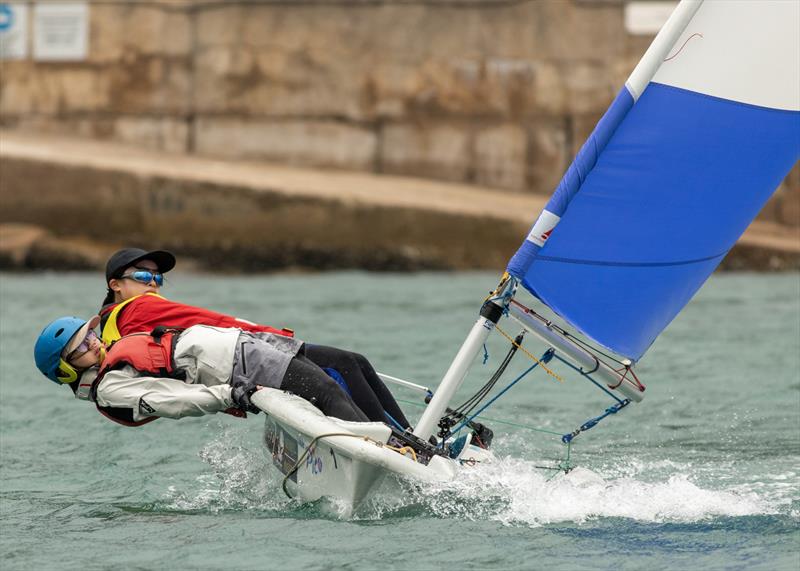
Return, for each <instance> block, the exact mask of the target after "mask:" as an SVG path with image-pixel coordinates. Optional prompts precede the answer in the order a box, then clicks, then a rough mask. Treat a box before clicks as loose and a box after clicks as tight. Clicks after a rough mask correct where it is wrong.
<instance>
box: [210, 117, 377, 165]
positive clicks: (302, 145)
mask: <svg viewBox="0 0 800 571" xmlns="http://www.w3.org/2000/svg"><path fill="white" fill-rule="evenodd" d="M195 143H196V149H197V151H198V152H199V153H206V154H213V155H220V156H226V157H243V158H258V159H266V160H270V161H277V162H284V163H289V164H307V165H315V166H326V167H336V168H345V169H357V170H371V169H372V167H373V165H374V163H375V153H376V148H377V137H376V135H375V134H374V133H373V132H371V131H370V130H368V129H365V128H363V127H358V126H354V125H348V124H343V123H337V122H333V121H277V122H275V121H268V120H246V119H228V118H211V117H204V118H201V119H199V120H198V121H197V126H196V132H195Z"/></svg>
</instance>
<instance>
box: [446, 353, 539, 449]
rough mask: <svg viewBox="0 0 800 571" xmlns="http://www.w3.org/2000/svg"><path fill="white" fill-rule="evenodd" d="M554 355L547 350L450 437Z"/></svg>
mask: <svg viewBox="0 0 800 571" xmlns="http://www.w3.org/2000/svg"><path fill="white" fill-rule="evenodd" d="M553 354H554V352H553V350H552V349H548V350H547V351H546V352H545V353H544V354H543V355H542V357H541V359H539V362H537V363H534V364H533V365H531V366H530V367H528V369H526V370H525V371H524V372H523V373H522V374H521V375H520V376H518V377H517V378H516V379H514V380H513V381H511V383H510V384H509V385H508V386H507V387H506V388H504V389H503V390H502V391H500V392H499V393H498V394H497V395H495V397H494V398H492V399H491V400H490V401H489V402H487V403H486V404H485V405H483V406H482V407H481V408H479V409H478V412H476V413H475V414H473V415H472V416H470V417H469V418H468V419H466V420H464V421H462V422H461V424H459V425H458V426H457V428H456V429H455V430H453V431H452V432H451V433H450V435H451V436H455V435H456V434H457V433H458V431H460V430H461V429H462V428H464V427H465V426H467V425H468V424H469V423H470V422H472V420H473V419H474V418H475V417H477V416H478V415H479V414H480V413H482V412H483V411H484V410H486V409H487V408H489V406H491V404H492V403H493V402H494V401H496V400H497V399H499V398H500V397H501V396H503V395H504V394H505V393H506V392H507V391H508V390H509V389H510V388H511V387H513V386H514V385H516V384H517V383H518V382H519V381H521V380H522V378H523V377H525V375H527V374H528V373H530V372H531V371H533V370H534V369H535V368H536V367H538V366H539V363H548V362H549V361H550V359H552V358H553ZM442 444H444V441H442Z"/></svg>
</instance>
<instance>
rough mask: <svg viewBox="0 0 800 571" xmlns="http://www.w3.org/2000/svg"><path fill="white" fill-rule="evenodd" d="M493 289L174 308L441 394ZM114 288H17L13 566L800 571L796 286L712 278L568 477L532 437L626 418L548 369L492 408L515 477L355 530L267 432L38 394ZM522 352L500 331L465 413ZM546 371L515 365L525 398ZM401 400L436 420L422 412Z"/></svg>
mask: <svg viewBox="0 0 800 571" xmlns="http://www.w3.org/2000/svg"><path fill="white" fill-rule="evenodd" d="M496 281H497V276H496V275H494V274H482V273H464V274H461V273H458V274H427V273H423V274H411V275H385V274H384V275H375V274H364V273H334V274H322V275H313V274H312V275H281V276H258V277H219V276H216V277H212V276H197V275H188V274H175V275H173V276H171V280H170V282H169V283H168V287H167V288H166V289H165V292H164V293H165V294H166V295H167V296H169V297H172V298H174V299H178V300H181V301H184V302H187V303H193V304H196V305H203V306H208V307H211V308H214V309H217V310H220V311H225V312H228V313H232V314H235V315H238V316H241V317H246V318H249V319H251V320H255V321H260V322H265V323H270V324H275V325H282V326H283V325H285V326H290V327H293V328H294V329H295V330H296V331H297V334H298V336H299V337H301V338H303V339H306V340H309V341H313V342H316V343H325V344H331V345H338V346H342V347H348V348H352V349H355V350H358V351H360V352H362V353H364V354H366V355H367V356H368V357H369V358H370V359H371V360H372V362H373V363H374V364H375V365H376V367H377V368H378V369H379V370H381V371H383V372H386V373H390V374H393V375H395V376H399V377H403V378H408V379H410V380H416V381H417V382H420V383H422V384H426V385H429V386H434V387H435V385H436V383H437V382H438V379H439V377H440V376H441V374H442V373H443V372H444V370H445V369H446V367H447V365H448V363H449V361H450V359H451V358H452V356H453V355H454V354H455V352H456V351H457V349H458V347H459V345H460V343H461V341H462V340H463V337H464V336H465V334H466V332H467V331H468V329H469V328H470V326H471V325H472V323H473V322H474V320H475V318H476V312H477V309H478V307H479V305H480V303H481V300H482V299H483V297H484V296H485V294H486V293H487V292H488V290H489V289H491V288H492V287H493V286H494V285H495V284H496ZM103 293H104V292H103V288H102V284H101V278H100V277H99V276H97V275H91V274H49V273H45V274H19V275H15V274H0V309H1V310H2V314H1V315H0V455H1V458H0V460H1V462H0V552H1V554H2V555H1V556H2V568H3V569H4V570H10V569H54V568H60V569H78V568H81V569H84V568H85V569H109V568H118V567H123V566H125V567H128V568H134V569H160V568H164V567H167V566H180V567H182V568H187V569H308V570H311V569H330V568H338V569H378V568H381V569H438V568H441V567H445V566H453V567H457V568H463V569H586V568H588V569H644V568H647V569H648V570H657V569H678V568H685V569H699V568H703V569H764V570H776V569H777V570H780V569H786V570H795V571H796V570H797V569H798V568H800V531H799V529H798V522H800V489H799V488H800V487H799V486H798V484H799V483H800V373H799V372H798V371H800V276H799V275H798V274H784V275H757V274H722V275H715V276H713V277H712V279H711V280H710V281H709V283H708V284H707V285H706V286H705V288H704V289H703V290H702V291H701V293H700V294H699V295H698V296H697V297H696V298H695V300H693V301H692V303H691V304H690V305H689V306H688V307H687V309H686V310H685V311H684V312H683V313H682V314H681V315H680V316H679V317H678V319H677V320H676V321H675V322H674V323H673V324H672V325H671V326H670V327H669V328H668V329H667V331H666V332H665V333H664V334H663V335H662V336H661V337H660V338H659V340H658V341H657V342H656V343H655V345H654V346H653V347H652V348H651V350H650V352H649V353H648V355H646V357H645V358H644V359H643V361H642V362H641V363H640V366H639V367H638V372H639V375H640V378H641V379H642V380H643V382H644V383H645V384H647V386H648V390H647V396H646V398H645V400H644V402H642V403H641V404H637V405H632V406H630V407H628V408H627V409H625V410H624V411H622V412H621V413H619V414H618V415H616V416H615V417H612V418H609V419H607V420H605V421H603V422H602V423H600V425H598V426H597V427H595V428H593V429H592V430H591V431H589V432H587V433H585V434H584V435H582V436H580V437H579V438H578V439H577V441H576V443H575V445H574V446H573V449H572V451H571V460H572V461H573V462H574V463H575V464H576V465H577V466H578V468H576V469H575V470H574V471H573V472H572V473H571V474H570V475H569V476H567V477H565V476H563V475H556V476H555V477H554V476H553V474H554V473H553V472H551V471H548V470H545V469H542V468H540V467H539V466H549V465H552V464H553V463H554V462H556V461H558V460H559V459H561V458H563V455H564V453H565V450H564V447H563V446H562V445H561V444H560V443H559V440H558V438H557V436H554V435H551V434H549V433H548V432H540V431H535V430H532V429H531V428H536V429H539V430H546V431H551V432H557V433H563V432H569V431H571V430H573V429H574V428H576V427H577V426H579V425H580V424H581V423H582V422H584V421H585V420H587V419H588V418H590V417H592V416H596V415H598V414H600V413H601V412H602V411H603V410H604V408H605V407H606V406H607V405H608V404H609V401H608V400H607V397H604V396H603V395H602V394H601V393H600V392H599V391H597V390H596V389H594V388H592V386H591V385H589V384H588V383H586V382H585V381H584V380H582V379H579V378H576V377H575V376H574V375H570V374H569V371H568V370H567V369H565V368H563V367H561V368H558V367H557V366H556V372H557V373H558V374H559V375H561V376H563V377H564V381H563V382H558V381H556V380H554V379H553V378H551V377H549V376H547V375H546V374H543V373H542V372H540V371H536V372H534V373H532V374H531V375H529V376H528V377H525V379H524V380H523V381H521V382H520V383H519V384H518V385H517V386H516V387H515V388H514V389H512V391H511V392H510V393H509V395H507V397H508V398H504V399H501V400H500V401H498V403H497V404H496V406H495V407H493V408H492V409H490V410H489V411H487V413H486V417H488V419H491V420H486V423H487V424H489V425H490V426H491V427H492V428H493V429H494V431H495V435H496V436H495V451H496V453H497V454H498V461H497V462H496V463H495V464H492V465H483V466H476V467H471V468H464V469H463V470H462V474H461V476H462V477H461V478H460V479H459V480H458V481H456V482H454V483H451V484H448V485H443V486H440V487H437V488H423V487H419V486H415V485H413V484H411V483H406V482H389V483H388V484H387V485H386V486H384V488H382V489H381V491H380V492H379V493H378V494H377V496H376V497H375V498H373V500H372V501H370V502H369V503H368V504H367V505H366V506H364V507H363V508H362V510H360V511H359V512H358V513H357V514H356V515H355V516H354V517H353V518H350V519H342V518H339V517H337V515H336V513H335V510H332V509H331V506H328V505H321V504H318V505H314V504H312V505H300V504H297V503H295V502H293V501H291V500H289V499H287V498H285V497H284V496H283V493H282V492H281V490H280V485H279V484H280V479H279V477H278V472H277V471H276V470H275V469H274V468H273V467H272V465H271V459H270V458H268V457H267V455H266V454H265V452H264V451H263V450H262V447H261V437H262V429H263V418H260V417H258V416H256V417H251V418H249V419H247V420H246V421H243V420H238V419H234V418H232V417H224V418H222V417H219V418H218V417H206V418H201V419H184V420H181V421H170V420H160V421H158V422H156V423H152V424H150V425H148V426H146V427H143V428H140V429H129V428H124V427H121V426H116V425H114V424H112V423H110V422H108V421H107V420H105V419H104V418H102V417H101V416H100V415H99V414H98V413H97V412H95V411H94V410H92V409H91V408H90V406H88V405H87V404H85V403H80V402H77V401H75V400H74V399H73V398H71V395H70V394H69V389H67V388H63V387H62V388H58V387H56V386H55V385H53V384H51V383H49V382H48V381H46V380H45V379H44V378H43V377H41V376H40V375H39V373H38V372H37V371H36V370H35V369H34V367H33V363H32V356H31V351H32V345H33V341H34V339H35V336H36V335H37V334H38V332H39V331H40V330H41V328H42V326H43V325H44V324H45V323H46V322H47V321H49V320H50V319H52V318H54V317H57V316H59V315H63V314H77V315H87V316H88V315H89V314H91V312H92V311H93V310H95V309H96V307H97V304H98V303H99V301H100V299H101V298H102V295H103ZM609 318H613V316H609ZM620 326H624V324H620ZM501 327H504V329H506V330H507V331H508V333H509V334H512V335H514V334H516V333H517V330H516V329H514V328H513V327H511V326H510V325H509V324H506V325H503V323H502V322H501ZM526 347H527V348H528V349H529V350H530V351H531V352H541V351H543V350H544V347H541V346H538V345H537V344H536V343H535V342H530V343H529V344H527V345H526ZM506 350H507V343H506V342H505V341H504V339H503V338H502V337H501V336H499V335H494V336H493V337H492V338H491V340H490V343H489V345H488V347H487V351H488V354H489V359H488V361H487V363H486V364H485V365H484V364H482V358H479V359H478V361H477V362H476V365H475V366H474V368H473V372H472V374H471V375H470V377H469V378H468V379H467V381H466V383H465V386H464V387H463V388H462V390H461V392H460V393H459V396H462V397H467V396H469V395H470V394H471V391H474V390H476V389H477V388H478V387H479V386H480V385H481V384H482V383H483V381H485V380H486V379H487V378H488V377H489V376H490V375H491V373H492V372H493V371H494V368H495V367H496V366H497V364H498V363H499V361H500V360H501V359H502V357H503V356H504V355H505V352H506ZM529 365H530V361H529V360H528V359H527V358H526V357H525V356H524V355H522V354H518V356H517V357H516V358H515V361H514V362H513V363H512V365H511V367H509V370H508V371H507V372H506V375H505V377H504V380H505V381H510V380H512V379H513V378H515V376H516V375H517V374H518V373H519V372H521V371H522V370H524V369H525V368H527V367H528V366H529ZM395 393H396V394H397V396H398V398H399V399H400V400H401V401H402V404H403V407H404V408H405V409H406V411H407V412H408V415H409V417H410V418H412V420H413V419H416V418H418V416H419V414H420V411H421V409H420V408H419V407H418V406H417V405H418V403H419V398H418V395H417V394H415V393H413V392H410V391H408V390H406V389H396V390H395Z"/></svg>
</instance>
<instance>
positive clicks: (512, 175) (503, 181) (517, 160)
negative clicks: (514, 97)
mask: <svg viewBox="0 0 800 571" xmlns="http://www.w3.org/2000/svg"><path fill="white" fill-rule="evenodd" d="M527 151H528V137H527V133H526V132H525V130H524V129H522V128H521V127H519V126H518V125H515V124H506V125H500V126H497V127H491V128H488V129H483V130H481V131H479V132H478V133H476V135H475V143H474V153H475V160H474V165H475V182H476V183H478V184H481V185H486V186H493V187H498V188H506V189H510V190H524V189H525V185H526V183H527V176H526V170H527V164H526V159H527Z"/></svg>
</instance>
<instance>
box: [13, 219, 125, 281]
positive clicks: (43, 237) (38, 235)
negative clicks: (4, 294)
mask: <svg viewBox="0 0 800 571" xmlns="http://www.w3.org/2000/svg"><path fill="white" fill-rule="evenodd" d="M114 249H115V246H113V245H110V244H104V243H100V242H98V241H95V240H89V239H86V238H83V237H80V236H70V237H57V236H55V235H53V234H52V233H51V232H50V231H48V230H47V229H45V228H43V227H41V226H35V225H30V224H0V269H3V270H41V269H69V270H100V269H102V268H103V267H104V265H105V261H106V260H107V259H108V256H109V255H111V253H113V252H114Z"/></svg>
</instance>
